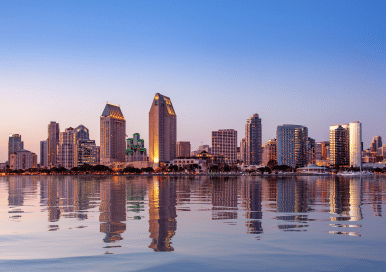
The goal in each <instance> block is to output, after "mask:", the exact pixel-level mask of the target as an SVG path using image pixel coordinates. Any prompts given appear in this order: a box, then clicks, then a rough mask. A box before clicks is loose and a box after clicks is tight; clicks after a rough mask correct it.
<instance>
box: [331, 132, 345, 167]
mask: <svg viewBox="0 0 386 272" xmlns="http://www.w3.org/2000/svg"><path fill="white" fill-rule="evenodd" d="M349 139H350V138H349V126H348V125H333V126H330V164H331V165H332V166H341V165H342V166H343V165H346V166H347V165H349V162H350V157H349V154H350V153H349Z"/></svg>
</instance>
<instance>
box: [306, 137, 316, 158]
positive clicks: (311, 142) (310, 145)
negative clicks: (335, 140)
mask: <svg viewBox="0 0 386 272" xmlns="http://www.w3.org/2000/svg"><path fill="white" fill-rule="evenodd" d="M315 163H316V160H315V139H313V138H311V137H308V139H307V164H315Z"/></svg>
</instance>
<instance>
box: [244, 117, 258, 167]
mask: <svg viewBox="0 0 386 272" xmlns="http://www.w3.org/2000/svg"><path fill="white" fill-rule="evenodd" d="M245 144H246V150H245V162H244V164H247V165H259V164H261V162H262V148H261V145H262V140H261V119H260V118H259V115H258V114H254V115H252V116H251V117H250V118H248V119H247V124H246V125H245Z"/></svg>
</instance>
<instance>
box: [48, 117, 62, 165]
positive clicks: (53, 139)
mask: <svg viewBox="0 0 386 272" xmlns="http://www.w3.org/2000/svg"><path fill="white" fill-rule="evenodd" d="M59 132H60V131H59V123H56V122H53V121H51V123H49V124H48V139H47V141H48V151H47V162H48V165H51V166H56V165H57V164H58V158H57V156H58V144H59Z"/></svg>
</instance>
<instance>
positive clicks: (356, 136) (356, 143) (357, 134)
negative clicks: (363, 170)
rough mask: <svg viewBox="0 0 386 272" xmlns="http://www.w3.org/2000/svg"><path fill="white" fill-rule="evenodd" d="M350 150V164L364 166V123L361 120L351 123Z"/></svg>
mask: <svg viewBox="0 0 386 272" xmlns="http://www.w3.org/2000/svg"><path fill="white" fill-rule="evenodd" d="M349 130H350V131H349V134H350V140H349V144H350V146H349V150H350V166H352V167H361V166H362V124H361V123H360V122H359V121H355V122H351V123H350V124H349Z"/></svg>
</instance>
